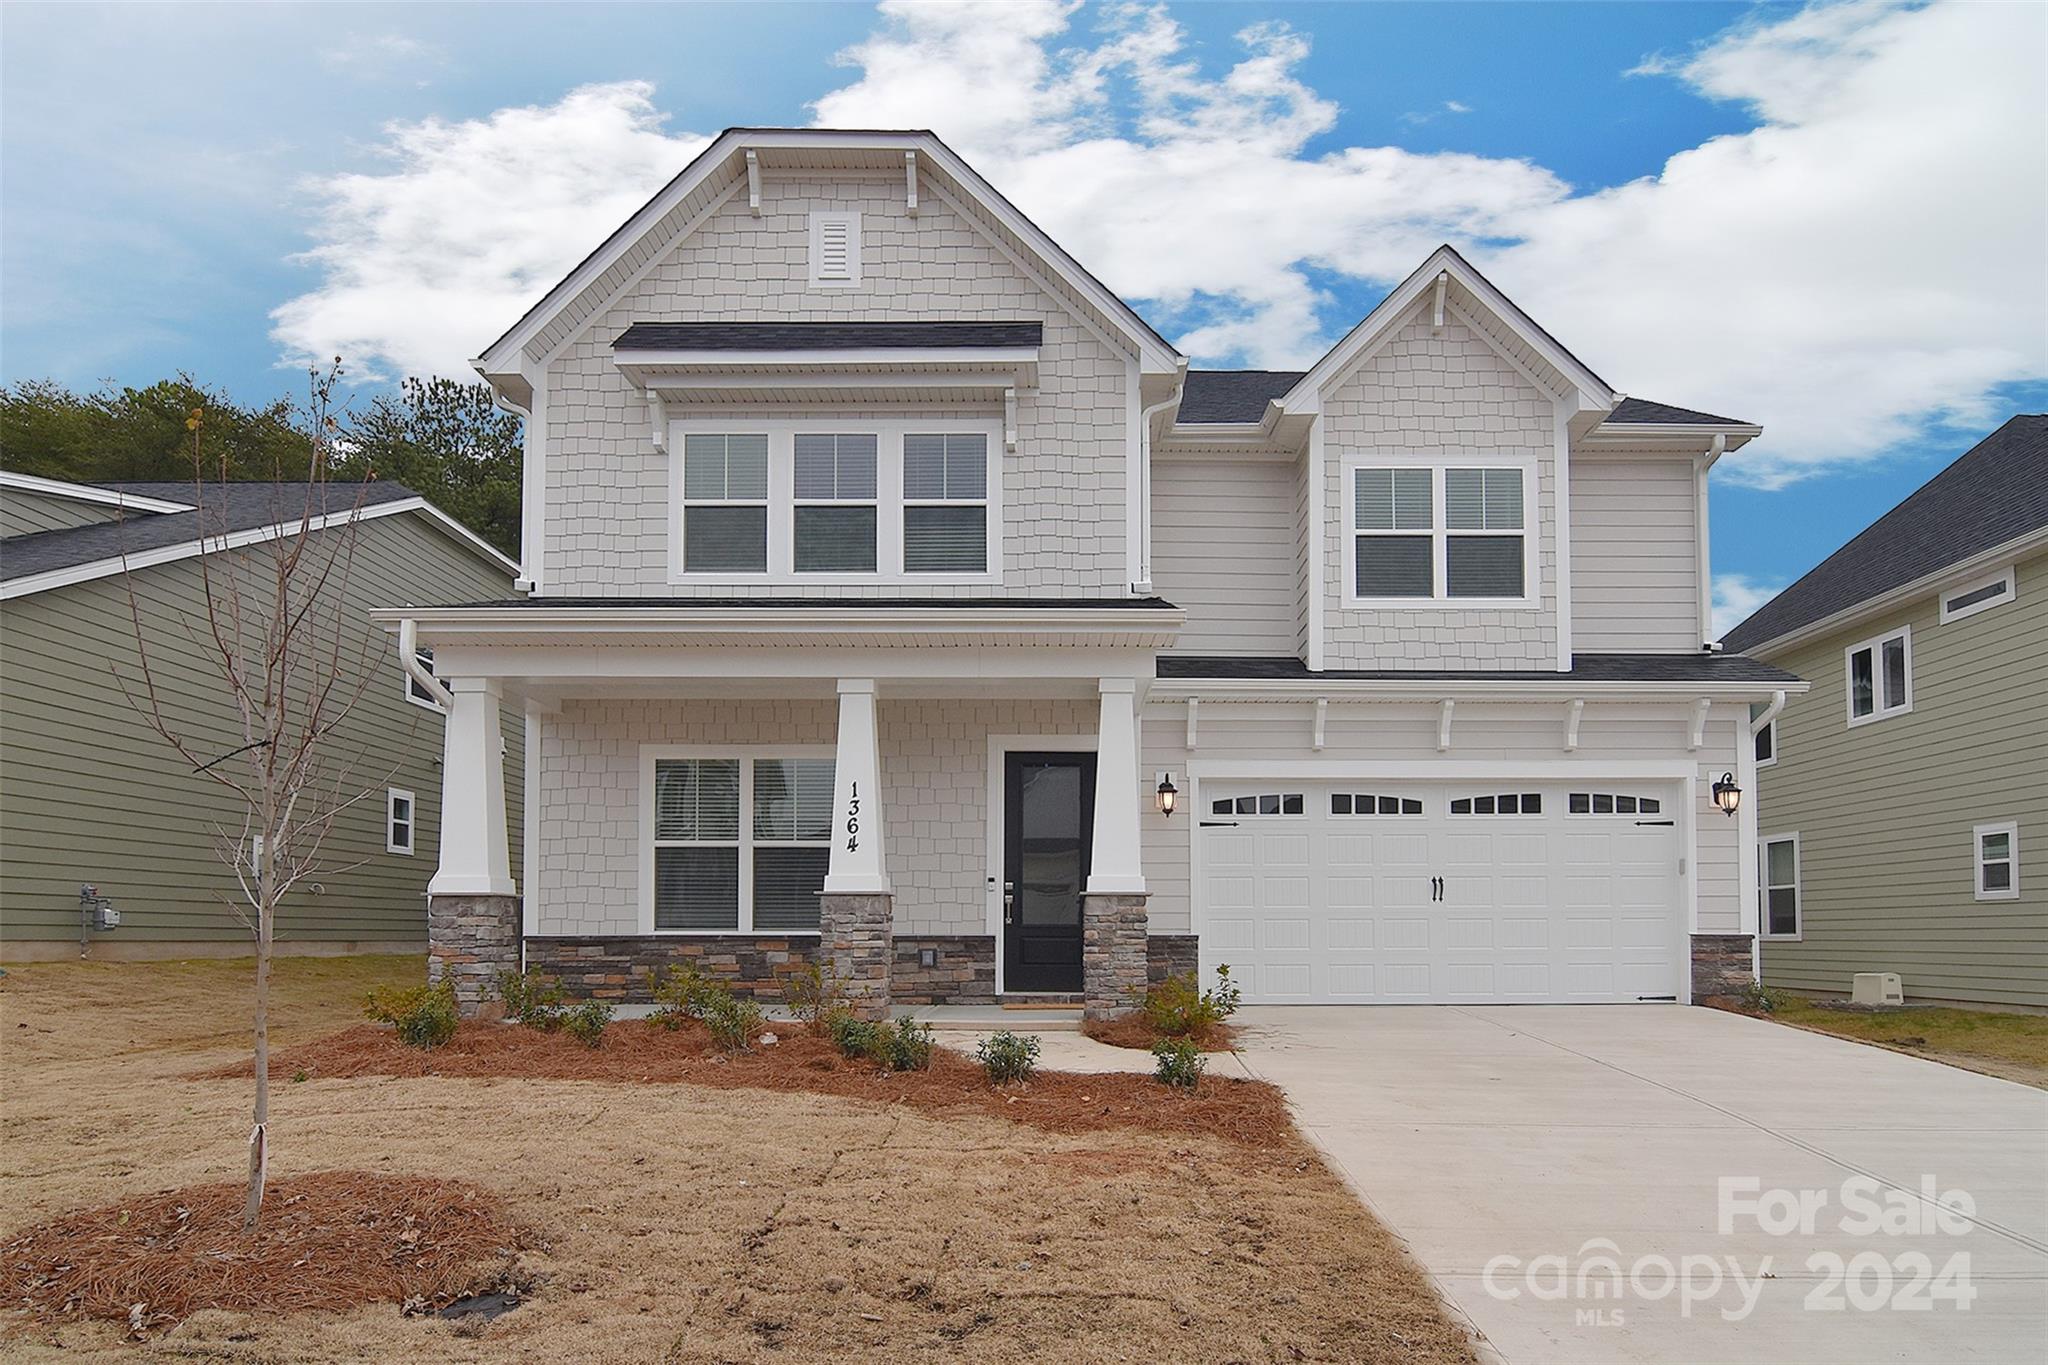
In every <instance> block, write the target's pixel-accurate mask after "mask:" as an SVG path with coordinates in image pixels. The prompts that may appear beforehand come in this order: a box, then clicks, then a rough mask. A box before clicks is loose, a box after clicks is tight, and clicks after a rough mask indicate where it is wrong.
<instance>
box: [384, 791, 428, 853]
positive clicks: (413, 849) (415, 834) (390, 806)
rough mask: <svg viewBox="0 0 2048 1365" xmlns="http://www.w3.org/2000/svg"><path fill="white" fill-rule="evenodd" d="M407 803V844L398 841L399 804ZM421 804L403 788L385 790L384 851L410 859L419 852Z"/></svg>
mask: <svg viewBox="0 0 2048 1365" xmlns="http://www.w3.org/2000/svg"><path fill="white" fill-rule="evenodd" d="M400 801H403V802H405V842H404V843H402V844H401V843H400V842H399V841H398V824H399V821H398V803H399V802H400ZM419 845H420V803H419V800H418V799H417V798H416V797H414V796H413V794H412V793H411V792H409V791H407V790H406V789H405V788H403V787H386V788H385V789H384V851H385V852H386V853H403V854H404V855H405V856H406V857H408V858H410V857H411V856H413V854H415V853H417V852H418V851H419Z"/></svg>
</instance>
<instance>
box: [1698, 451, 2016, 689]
mask: <svg viewBox="0 0 2048 1365" xmlns="http://www.w3.org/2000/svg"><path fill="white" fill-rule="evenodd" d="M2044 526H2048V414H2044V413H2031V414H2024V415H2021V416H2018V417H2014V418H2013V419H2012V420H2010V421H2008V422H2007V423H2006V424H2005V425H2004V426H2002V427H2000V428H1999V429H1998V430H1996V431H1994V432H1992V433H1991V434H1990V435H1989V436H1986V437H1985V438H1984V439H1983V440H1981V441H1979V442H1978V443H1977V444H1976V445H1974V446H1972V447H1971V448H1970V449H1969V450H1968V451H1966V452H1964V454H1962V455H1961V456H1960V457H1958V458H1957V459H1956V461H1955V463H1953V464H1951V465H1950V466H1949V467H1948V468H1946V469H1944V470H1942V471H1941V472H1940V473H1939V474H1936V475H1935V476H1934V477H1933V478H1931V479H1929V480H1928V481H1927V482H1926V483H1923V484H1921V485H1920V487H1919V488H1917V489H1915V490H1914V491H1913V493H1912V494H1911V495H1910V496H1908V497H1907V498H1906V500H1905V501H1904V502H1902V503H1900V504H1899V505H1898V506H1897V507H1894V508H1893V509H1892V510H1891V511H1889V512H1887V513H1885V514H1884V515H1883V516H1881V517H1879V518H1878V519H1877V520H1876V521H1874V522H1872V523H1871V524H1870V525H1869V527H1868V528H1866V529H1865V530H1864V531H1863V532H1862V533H1861V534H1860V535H1858V536H1857V537H1856V538H1855V539H1854V540H1851V541H1850V542H1849V543H1848V544H1847V545H1844V546H1843V547H1842V548H1841V549H1839V550H1837V551H1835V552H1834V553H1833V554H1831V555H1829V556H1828V557H1827V558H1826V559H1823V560H1822V561H1821V562H1820V563H1819V564H1817V565H1815V566H1814V567H1813V568H1812V569H1811V570H1810V571H1808V573H1807V574H1806V576H1805V577H1803V578H1801V579H1800V580H1799V581H1798V582H1796V583H1794V584H1793V585H1792V586H1791V587H1789V588H1787V589H1785V591H1783V592H1781V593H1779V594H1778V595H1777V596H1776V597H1774V598H1772V599H1771V600H1770V601H1768V602H1766V603H1764V604H1763V606H1761V607H1759V608H1757V610H1756V612H1755V613H1754V614H1752V615H1751V616H1750V618H1749V619H1748V620H1747V621H1744V622H1743V623H1742V624H1741V625H1739V626H1737V627H1735V629H1733V630H1731V631H1729V632H1728V634H1727V637H1726V643H1727V645H1728V647H1729V648H1730V649H1752V648H1754V647H1756V646H1757V645H1760V644H1763V643H1765V642H1767V641H1770V640H1775V639H1777V638H1778V637H1779V636H1781V635H1785V634H1788V633H1790V632H1792V631H1795V630H1798V629H1800V628H1801V627H1803V626H1810V625H1812V624H1813V623H1814V622H1815V621H1820V620H1825V619H1826V618H1827V617H1830V616H1833V615H1834V614H1835V613H1837V612H1840V611H1845V610H1847V609H1848V608H1850V607H1853V606H1855V605H1856V604H1857V603H1858V602H1863V601H1866V600H1868V599H1870V598H1872V597H1876V596H1878V595H1880V594H1881V593H1886V592H1890V591H1891V590H1892V589H1894V588H1900V587H1904V586H1905V585H1906V584H1908V583H1911V582H1914V581H1916V580H1918V579H1922V578H1925V577H1927V576H1928V575H1929V574H1934V573H1939V572H1940V571H1941V570H1943V569H1945V568H1947V567H1949V566H1950V565H1951V564H1960V563H1962V562H1963V561H1964V560H1966V559H1972V558H1975V557H1976V556H1977V555H1980V554H1983V553H1984V552H1985V551H1987V550H1991V549H1994V548H1996V547H1997V546H2000V545H2003V544H2005V543H2006V542H2007V541H2009V540H2014V539H2017V538H2018V537H2020V536H2023V535H2026V534H2027V533H2029V532H2031V531H2038V530H2040V529H2041V528H2042V527H2044Z"/></svg>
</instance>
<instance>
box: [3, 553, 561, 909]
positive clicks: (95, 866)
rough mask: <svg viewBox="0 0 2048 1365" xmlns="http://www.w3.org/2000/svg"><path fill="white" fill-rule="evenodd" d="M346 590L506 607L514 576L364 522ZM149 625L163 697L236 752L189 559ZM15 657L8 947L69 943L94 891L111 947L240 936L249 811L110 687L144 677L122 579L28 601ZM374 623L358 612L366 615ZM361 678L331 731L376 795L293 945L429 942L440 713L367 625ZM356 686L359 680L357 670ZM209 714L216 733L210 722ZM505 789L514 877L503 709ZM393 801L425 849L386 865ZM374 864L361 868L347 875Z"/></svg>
mask: <svg viewBox="0 0 2048 1365" xmlns="http://www.w3.org/2000/svg"><path fill="white" fill-rule="evenodd" d="M359 534H360V537H361V539H360V540H359V542H358V544H357V546H356V552H355V557H354V571H353V573H352V575H351V581H350V583H349V589H348V599H349V601H350V603H351V604H352V607H353V609H354V610H355V611H356V612H357V613H360V612H362V611H364V610H367V609H368V608H370V607H372V606H380V607H381V606H390V605H394V604H398V603H407V602H415V603H421V604H424V603H429V602H461V601H473V600H478V599H481V598H490V597H502V596H504V595H505V593H506V592H507V591H508V582H507V577H506V575H504V574H502V573H498V572H496V571H494V570H492V569H490V568H488V567H486V566H485V565H484V564H483V562H482V561H480V560H479V559H478V558H477V557H476V556H475V555H474V554H473V553H471V552H470V551H468V550H465V549H462V548H459V547H458V546H457V545H456V544H455V543H454V542H453V541H452V540H450V539H449V538H448V537H447V536H445V535H444V534H443V533H442V532H440V531H439V530H436V529H434V528H433V527H432V526H430V525H429V524H428V523H427V521H426V520H425V519H424V518H422V517H420V516H417V515H412V514H401V515H398V516H394V517H386V518H383V519H380V520H378V521H374V522H369V523H366V524H365V525H363V526H362V527H361V528H360V531H359ZM134 582H135V584H136V588H137V591H138V594H139V596H140V598H141V601H142V604H143V613H144V619H145V621H146V622H148V623H149V624H148V626H147V638H148V640H149V642H150V647H151V656H150V657H151V664H152V667H153V669H154V670H155V672H156V678H157V686H158V689H159V693H160V695H162V696H164V697H166V698H173V699H176V700H174V701H172V702H171V705H172V706H173V708H174V709H175V710H177V711H179V712H181V713H183V714H186V715H189V716H192V717H193V718H194V720H195V723H196V722H198V721H200V720H202V719H204V720H205V726H206V730H207V731H209V732H210V738H209V739H207V740H206V741H205V744H206V747H208V748H209V749H210V750H212V751H217V752H223V753H224V752H226V751H228V750H230V749H233V748H235V747H236V746H237V745H238V744H240V743H241V740H240V738H239V735H240V728H239V721H238V720H236V719H235V717H234V715H233V711H232V703H230V702H227V701H226V700H225V699H224V698H222V697H221V696H220V688H221V683H220V681H219V677H218V675H217V674H216V673H215V672H214V671H213V670H212V668H211V667H210V665H209V664H208V662H207V659H206V656H205V653H204V649H203V646H202V644H201V643H200V641H199V640H197V639H195V638H193V637H191V636H188V635H187V634H186V632H185V631H184V629H183V628H181V627H180V626H179V625H178V624H176V620H177V614H178V613H182V614H183V616H184V617H185V618H186V619H187V620H189V621H191V622H192V623H193V624H194V626H195V628H197V629H200V630H203V629H204V622H205V619H206V618H205V605H204V596H203V593H202V590H201V587H200V579H199V567H198V564H197V561H195V560H190V559H187V560H181V561H178V562H176V563H172V564H166V565H160V566H158V567H156V568H152V569H145V570H142V571H140V572H138V573H137V574H136V575H135V577H134ZM0 617H4V628H5V631H6V636H7V658H6V666H5V668H4V670H0V724H4V727H5V748H6V781H5V783H4V785H0V937H4V938H5V939H7V940H9V941H20V940H36V939H44V940H48V939H57V940H66V939H73V940H75V939H76V938H77V935H78V887H79V884H80V883H81V882H90V883H94V884H96V885H97V886H98V887H99V889H100V891H101V894H103V895H105V896H107V897H109V898H111V899H112V900H113V901H114V903H115V905H116V906H117V907H118V908H119V909H120V911H121V915H122V923H121V927H120V929H119V930H117V931H115V932H114V933H113V934H112V935H105V936H100V941H103V942H143V941H155V942H221V941H234V940H242V939H244V938H246V934H245V932H244V930H243V929H242V928H241V926H240V925H239V924H238V923H237V921H236V920H235V918H234V916H233V915H232V914H230V913H229V912H228V911H227V910H226V909H225V908H223V906H222V905H221V902H220V897H221V896H222V895H223V894H227V893H229V892H230V890H231V888H232V887H233V879H232V877H231V876H230V874H229V873H228V872H227V870H226V869H225V868H224V867H223V866H222V865H221V863H220V861H219V859H218V857H217V855H216V853H215V851H214V842H213V838H214V836H213V831H214V830H215V829H216V828H217V827H221V826H227V827H230V828H232V829H234V830H236V831H239V830H240V828H241V825H242V820H241V814H240V810H239V806H238V804H237V803H236V802H235V801H234V800H233V799H232V798H230V797H229V796H228V794H226V793H225V792H223V791H222V790H221V789H220V788H219V787H218V786H216V785H215V784H214V783H212V782H210V781H208V780H207V779H205V778H202V777H196V776H193V775H191V774H190V773H188V772H187V771H186V768H185V765H184V764H183V763H182V761H180V760H179V759H178V758H177V756H176V755H175V754H174V753H172V751H171V750H170V749H169V748H168V747H167V746H166V745H165V744H164V743H163V741H162V740H161V739H159V738H158V737H157V736H156V735H155V734H153V733H151V732H150V731H149V730H148V729H147V728H146V727H145V726H144V724H143V721H142V718H141V716H140V715H138V714H137V713H136V711H135V710H134V708H133V707H132V706H131V705H130V704H129V702H128V701H127V699H126V697H125V696H124V694H123V692H122V688H121V685H120V683H119V682H117V681H116V676H115V673H116V670H117V669H118V670H119V672H120V676H121V677H123V678H126V679H127V680H129V682H130V685H131V686H133V685H134V682H135V679H136V678H137V676H138V673H137V664H136V651H135V645H134V628H133V625H132V622H131V619H130V611H129V600H128V590H127V588H126V586H125V585H124V580H123V579H122V578H121V577H120V576H118V575H117V576H114V577H110V578H103V579H98V580H95V581H93V582H88V583H81V584H77V585H74V586H72V587H68V588H58V589H52V590H50V591H46V592H42V593H38V594H36V595H34V596H31V597H26V598H20V599H17V600H15V601H11V602H9V603H7V604H6V606H5V608H4V610H0ZM358 619H359V620H360V619H361V618H360V616H359V617H358ZM357 638H358V640H359V641H360V645H361V647H360V648H359V649H352V650H351V651H350V657H349V667H350V668H351V669H353V668H354V667H355V666H358V665H357V661H361V663H360V666H362V667H367V668H369V669H371V670H372V673H373V676H371V678H370V680H369V683H368V685H367V687H366V689H365V691H364V692H363V694H362V698H361V700H360V701H359V702H358V703H357V705H356V708H355V710H354V712H353V713H352V714H351V715H350V717H349V719H348V721H347V722H346V724H345V726H344V728H343V729H342V731H341V732H340V734H339V735H338V736H337V744H338V747H337V748H336V750H334V752H335V754H336V755H337V756H338V755H340V754H343V753H360V754H361V755H362V757H361V758H360V759H359V760H357V761H356V763H355V766H354V771H353V776H352V778H351V779H350V785H351V788H352V789H353V788H362V789H368V791H369V793H370V794H369V795H368V796H367V797H366V798H365V799H364V800H363V801H362V802H361V803H359V804H357V805H355V806H353V807H351V808H350V809H349V810H348V811H347V812H346V813H345V814H344V815H343V816H342V817H341V819H340V822H339V824H338V825H337V827H336V829H335V832H334V834H333V835H332V836H330V838H329V840H328V842H327V845H326V854H325V860H326V861H327V862H328V863H329V864H331V865H333V866H335V867H337V868H341V869H344V870H340V871H336V872H334V873H333V874H331V875H328V876H323V877H320V878H318V879H317V880H318V881H319V882H320V884H321V887H322V890H321V892H320V893H318V894H315V893H314V892H313V891H312V890H311V889H310V888H301V889H300V890H298V891H295V892H294V893H293V894H292V895H291V896H289V897H288V898H287V899H286V901H285V903H284V906H283V907H282V910H281V913H280V917H279V922H278V936H279V938H280V940H284V939H300V940H325V941H357V940H378V941H386V942H389V941H403V942H424V941H425V938H426V910H425V901H424V899H423V896H424V894H425V891H426V885H427V881H428V879H429V878H430V877H431V876H432V875H433V872H434V865H435V851H436V849H437V847H438V835H439V830H440V805H441V775H440V774H441V769H440V764H439V762H438V761H437V760H438V759H439V757H440V754H441V739H442V737H441V729H442V724H443V722H442V720H441V718H440V717H439V716H438V715H436V714H434V713H433V712H431V711H427V710H424V709H422V708H420V707H417V706H413V705H410V704H408V703H407V702H406V701H405V700H404V698H403V693H402V690H401V683H400V678H399V671H398V663H397V658H396V655H395V654H394V653H393V650H392V645H391V637H390V636H389V635H388V634H386V633H385V632H384V631H382V630H381V629H373V628H372V627H371V626H370V625H369V624H368V622H367V621H366V620H363V621H362V622H361V633H360V635H359V636H358V637H357ZM350 675H351V676H353V674H352V673H351V674H350ZM207 718H210V719H207ZM504 721H505V739H506V746H507V751H508V752H507V758H506V783H505V785H506V791H507V800H508V804H509V805H510V806H511V818H510V826H511V828H510V835H511V841H512V847H513V864H512V868H513V875H514V876H515V877H516V876H517V875H518V873H519V861H518V860H519V847H520V835H521V822H520V819H519V793H520V786H521V780H522V777H523V765H522V757H521V755H522V745H523V738H524V735H523V730H522V728H521V722H520V720H519V717H518V716H517V715H516V714H514V713H512V712H510V711H509V710H508V712H507V713H506V715H505V717H504ZM386 787H401V788H407V789H410V790H411V791H412V792H413V793H414V794H415V796H416V798H417V801H418V822H419V823H418V834H417V838H416V847H417V852H415V853H414V854H413V856H411V857H406V856H403V855H400V854H391V853H386V852H385V849H384V836H385V828H384V818H385V801H384V793H385V788H386ZM350 864H360V865H359V866H353V867H351V866H349V865H350Z"/></svg>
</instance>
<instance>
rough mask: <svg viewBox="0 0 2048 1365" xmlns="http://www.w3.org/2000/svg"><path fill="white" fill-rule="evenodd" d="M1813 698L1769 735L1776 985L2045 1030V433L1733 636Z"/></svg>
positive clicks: (1765, 816)
mask: <svg viewBox="0 0 2048 1365" xmlns="http://www.w3.org/2000/svg"><path fill="white" fill-rule="evenodd" d="M1725 643H1726V645H1727V647H1728V648H1729V649H1730V650H1740V651H1741V652H1742V653H1744V654H1748V655H1751V656H1753V657H1756V658H1759V659H1765V660H1768V661H1769V662H1771V663H1774V664H1777V665H1778V666H1780V667H1782V668H1785V669H1789V670H1790V671H1791V672H1793V673H1796V674H1798V675H1799V676H1800V677H1803V678H1807V679H1810V680H1811V682H1812V684H1813V686H1812V690H1811V691H1809V692H1807V693H1806V694H1805V695H1803V696H1799V697H1795V698H1793V699H1792V700H1791V702H1790V703H1789V704H1788V705H1786V707H1785V708H1784V710H1783V711H1782V713H1780V714H1779V715H1778V716H1777V717H1775V719H1773V720H1772V722H1771V723H1770V724H1769V725H1768V726H1766V727H1765V728H1764V729H1763V730H1761V731H1760V732H1759V733H1758V735H1757V741H1756V742H1757V787H1758V796H1759V805H1758V814H1757V833H1758V860H1759V875H1758V888H1759V889H1758V897H1759V901H1760V905H1759V919H1760V925H1761V929H1762V933H1761V944H1762V957H1763V978H1764V981H1765V983H1766V984H1768V985H1773V986H1784V987H1789V988H1791V989H1793V990H1799V991H1813V992H1821V993H1845V992H1847V991H1848V990H1849V988H1850V978H1851V976H1852V975H1853V974H1854V973H1857V972H1896V973H1898V975H1899V976H1900V977H1901V979H1902V984H1903V986H1904V988H1905V993H1906V998H1907V999H1908V1000H1909V1001H1951V1002H1961V1003H1968V1004H1985V1005H1998V1006H2019V1007H2033V1008H2048V686H2044V685H2043V682H2042V673H2043V669H2044V667H2048V416H2044V415H2031V416H2021V417H2015V418H2013V419H2012V420H2011V421H2009V422H2007V423H2006V424H2005V425H2004V426H2002V427H2000V428H1999V429H1998V430H1997V431H1995V432H1993V433H1992V434H1991V435H1990V436H1988V437H1986V438H1985V439H1984V441H1983V442H1981V443H1980V444H1979V445H1977V446H1976V447H1975V448H1974V449H1972V450H1971V451H1969V452H1968V453H1967V454H1965V455H1964V456H1963V457H1962V458H1960V459H1958V460H1957V461H1956V462H1955V463H1954V464H1951V465H1950V466H1949V467H1948V468H1946V469H1944V470H1943V471H1942V472H1941V473H1939V474H1937V475H1936V476H1935V477H1934V478H1932V479H1930V480H1929V481H1928V482H1927V483H1926V484H1925V485H1923V486H1922V487H1921V488H1920V489H1919V490H1918V491H1917V492H1915V493H1914V494H1913V495H1912V496H1910V497H1908V498H1907V499H1906V500H1905V501H1904V502H1902V503H1900V504H1899V505H1898V506H1897V507H1895V508H1893V509H1892V510H1891V511H1890V512H1888V513H1886V514H1885V515H1884V516H1883V517H1882V518H1880V519H1879V520H1878V521H1877V522H1875V523H1874V524H1873V525H1872V526H1871V527H1870V528H1869V529H1868V530H1866V531H1864V532H1863V533H1862V534H1861V535H1859V536H1857V537H1856V538H1855V539H1854V540H1852V541H1850V542H1849V543H1848V544H1847V545H1845V546H1843V547H1842V548H1841V549H1840V550H1838V551H1836V552H1835V553H1834V554H1833V555H1831V556H1829V557H1828V558H1827V559H1826V560H1825V561H1823V562H1822V563H1821V564H1820V565H1819V566H1818V567H1816V568H1815V569H1814V570H1813V571H1812V572H1811V573H1809V574H1807V575H1806V576H1805V577H1804V578H1802V579H1800V580H1799V581H1798V582H1796V583H1794V584H1793V585H1792V586H1791V587H1789V588H1787V589H1786V590H1785V591H1784V592H1783V593H1781V594H1779V595H1778V596H1777V597H1776V598H1773V599H1772V600H1771V601H1770V602H1768V603H1766V604H1765V605H1764V606H1763V607H1762V608H1761V609H1760V610H1759V611H1757V613H1756V614H1755V615H1753V616H1751V617H1750V618H1749V619H1748V620H1747V621H1744V622H1743V623H1742V624H1741V625H1740V626H1737V627H1736V628H1735V629H1734V630H1732V631H1730V632H1729V633H1728V636H1727V639H1726V641H1725Z"/></svg>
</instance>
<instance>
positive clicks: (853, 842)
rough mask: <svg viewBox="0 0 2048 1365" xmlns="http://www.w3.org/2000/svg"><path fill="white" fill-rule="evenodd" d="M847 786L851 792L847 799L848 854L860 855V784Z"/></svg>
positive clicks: (855, 783)
mask: <svg viewBox="0 0 2048 1365" xmlns="http://www.w3.org/2000/svg"><path fill="white" fill-rule="evenodd" d="M847 786H848V787H849V789H850V792H849V795H848V796H847V798H846V851H847V852H848V853H858V852H859V851H860V783H858V782H849V783H848V784H847Z"/></svg>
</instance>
